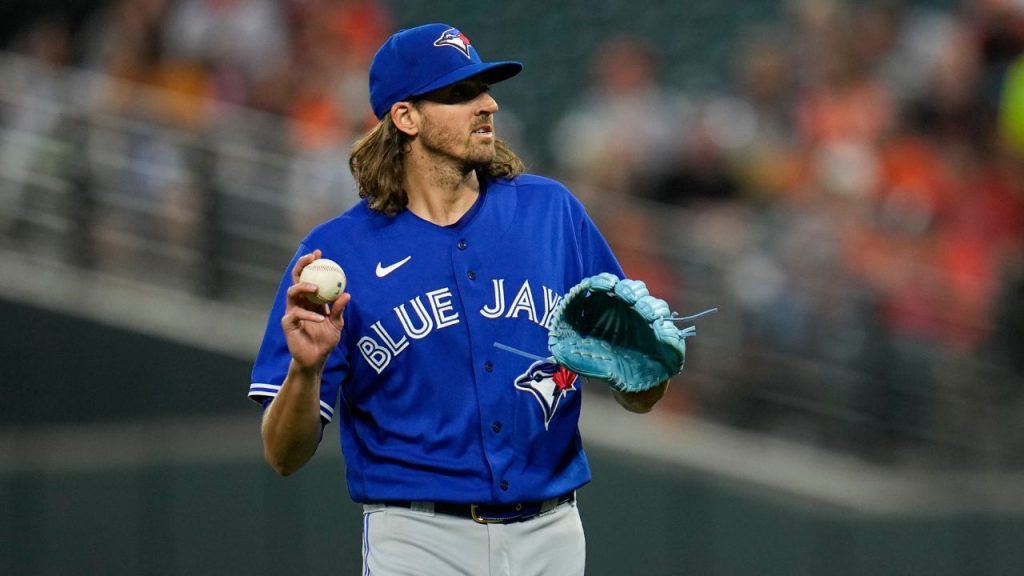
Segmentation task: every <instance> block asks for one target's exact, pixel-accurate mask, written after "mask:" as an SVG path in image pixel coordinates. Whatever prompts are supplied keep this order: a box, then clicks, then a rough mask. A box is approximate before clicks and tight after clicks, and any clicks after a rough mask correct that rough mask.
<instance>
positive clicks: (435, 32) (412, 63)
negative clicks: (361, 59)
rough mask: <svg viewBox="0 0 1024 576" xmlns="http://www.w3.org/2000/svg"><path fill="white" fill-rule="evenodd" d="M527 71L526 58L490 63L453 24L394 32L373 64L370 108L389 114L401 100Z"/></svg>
mask: <svg viewBox="0 0 1024 576" xmlns="http://www.w3.org/2000/svg"><path fill="white" fill-rule="evenodd" d="M522 69H523V65H522V63H520V62H513V61H502V62H484V61H482V60H481V59H480V55H479V54H477V52H476V48H473V45H472V44H471V43H470V42H469V38H467V37H466V35H465V34H463V33H462V32H459V30H458V29H456V28H455V27H453V26H449V25H447V24H424V25H423V26H417V27H415V28H407V29H405V30H399V31H398V32H396V33H394V34H393V35H392V36H391V37H390V38H388V40H387V42H385V43H384V45H383V46H381V47H380V49H379V50H377V54H376V55H374V57H373V62H371V63H370V106H371V107H373V113H374V114H375V115H376V116H377V118H383V117H384V116H385V115H386V114H387V113H388V111H390V110H391V106H392V105H393V104H394V103H395V102H401V101H403V100H408V99H410V98H413V97H415V96H422V95H423V94H426V93H427V92H432V91H434V90H437V89H438V88H444V87H445V86H449V85H451V84H455V83H456V82H461V81H462V80H465V79H466V78H470V77H472V76H477V75H483V77H484V80H485V81H487V82H488V83H490V84H494V83H496V82H501V81H502V80H507V79H509V78H511V77H513V76H515V75H516V74H519V72H520V71H521V70H522Z"/></svg>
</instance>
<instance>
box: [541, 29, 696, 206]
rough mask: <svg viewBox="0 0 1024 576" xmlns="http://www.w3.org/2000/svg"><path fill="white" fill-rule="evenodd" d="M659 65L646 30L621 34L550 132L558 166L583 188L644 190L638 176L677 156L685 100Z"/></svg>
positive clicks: (619, 192)
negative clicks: (670, 87) (643, 34)
mask: <svg viewBox="0 0 1024 576" xmlns="http://www.w3.org/2000/svg"><path fill="white" fill-rule="evenodd" d="M660 65H661V62H660V57H659V55H658V54H657V53H656V52H655V51H654V49H653V48H652V47H650V46H648V45H647V44H646V43H645V42H644V41H643V40H642V39H641V38H639V37H632V36H618V37H615V38H612V39H610V40H607V41H606V42H605V43H604V44H603V45H601V46H600V47H599V48H598V50H597V52H596V54H595V56H594V58H593V60H592V63H591V67H592V78H593V84H592V85H591V86H590V87H589V89H588V90H586V91H584V92H583V93H582V94H580V95H578V96H577V97H576V101H575V102H574V103H573V105H572V107H571V108H570V111H569V113H568V114H567V115H566V116H565V117H564V118H562V119H561V121H559V122H558V123H557V124H556V125H555V127H554V131H553V132H552V134H551V138H552V140H551V146H552V149H553V152H554V157H555V158H556V161H557V162H558V165H559V169H560V171H561V172H562V173H563V174H565V175H566V177H567V178H569V179H570V180H571V181H573V182H576V183H578V184H580V185H582V190H581V191H580V193H581V194H584V195H585V196H586V195H587V192H586V191H587V190H589V189H598V190H601V192H600V195H602V196H603V195H606V194H614V195H616V196H618V197H629V196H636V195H641V196H642V195H643V191H642V190H640V189H639V182H638V179H640V178H642V177H644V176H645V175H648V174H651V173H660V172H661V171H662V170H663V169H664V166H665V163H666V162H669V161H671V159H672V158H673V157H674V150H675V147H676V146H677V145H678V141H679V136H680V133H679V131H680V127H682V126H683V122H682V113H683V110H684V107H683V102H682V101H681V99H680V98H679V96H678V95H677V94H674V93H673V92H672V91H670V90H668V89H666V88H665V86H664V85H663V84H662V81H661V76H660V70H659V67H660ZM593 200H594V201H597V202H599V201H600V199H599V198H593Z"/></svg>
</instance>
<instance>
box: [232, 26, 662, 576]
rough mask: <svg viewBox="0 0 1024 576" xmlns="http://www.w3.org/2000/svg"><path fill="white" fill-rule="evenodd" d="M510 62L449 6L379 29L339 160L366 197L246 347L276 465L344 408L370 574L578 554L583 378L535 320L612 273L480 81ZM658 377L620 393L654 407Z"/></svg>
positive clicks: (310, 256)
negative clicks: (319, 277)
mask: <svg viewBox="0 0 1024 576" xmlns="http://www.w3.org/2000/svg"><path fill="white" fill-rule="evenodd" d="M521 69H522V64H520V63H518V62H512V61H502V62H483V61H481V59H480V56H479V55H478V54H477V51H476V49H475V48H474V47H473V45H472V43H471V42H470V40H469V38H467V37H466V35H465V34H463V33H462V32H460V31H459V30H457V29H455V28H453V27H451V26H448V25H445V24H428V25H424V26H419V27H416V28H411V29H407V30H402V31H400V32H398V33H396V34H394V35H393V36H391V37H390V38H389V39H388V40H387V42H385V44H384V45H383V46H382V47H381V48H380V49H379V51H378V52H377V54H376V56H375V57H374V60H373V62H372V64H371V66H370V74H369V76H370V103H371V105H372V107H373V111H374V113H375V114H376V116H377V117H378V118H379V119H380V122H379V124H378V125H377V126H376V127H375V128H374V129H373V130H371V131H370V132H369V133H368V134H367V135H365V136H364V137H363V138H362V139H361V140H360V141H359V142H357V143H356V144H355V146H354V147H353V152H352V156H351V158H350V162H349V164H350V167H351V169H352V172H353V174H354V176H355V178H356V181H357V183H358V185H359V191H360V196H361V197H362V200H361V201H360V202H359V203H358V204H357V205H356V206H355V207H353V208H352V209H350V210H348V211H347V212H345V213H344V214H342V215H340V216H338V217H336V218H334V219H332V220H330V221H327V222H325V223H323V224H321V225H319V226H318V227H316V228H314V229H313V230H312V231H311V232H310V233H309V235H308V236H306V238H305V239H304V240H303V242H302V244H301V245H300V246H299V248H298V251H297V252H296V254H295V256H294V258H293V259H292V262H291V263H290V264H289V266H288V272H287V273H286V274H285V277H284V279H283V281H282V283H281V287H280V289H279V291H278V293H277V296H276V298H275V300H274V304H273V308H272V310H271V313H270V318H269V320H268V324H267V328H266V334H265V336H264V339H263V343H262V346H261V348H260V351H259V354H258V357H257V359H256V361H255V365H254V368H253V374H252V384H251V386H250V388H249V396H250V397H251V398H252V399H254V400H256V401H258V402H261V403H262V404H263V406H264V408H265V409H264V416H263V425H262V435H263V442H264V453H265V457H266V459H267V461H268V462H269V463H270V465H271V466H272V467H273V468H274V469H275V470H276V471H277V472H278V473H280V474H282V475H288V474H291V473H292V472H295V471H296V470H298V469H299V468H300V467H302V466H303V465H304V464H305V463H306V462H307V461H308V460H309V459H310V457H312V455H313V453H314V452H315V451H316V449H317V446H318V444H319V441H320V438H321V435H322V430H323V427H324V426H325V425H326V424H327V423H329V422H331V421H332V420H338V421H339V428H340V434H341V445H342V453H343V456H344V458H345V462H346V468H347V483H348V491H349V495H350V496H351V498H352V499H353V500H354V501H355V502H359V503H362V504H364V519H363V523H364V524H363V530H364V541H363V542H364V550H363V570H364V573H365V574H374V575H413V574H415V575H435V576H438V575H448V574H464V575H467V576H481V575H501V574H505V575H542V574H544V575H550V574H558V575H560V576H564V575H574V574H583V571H584V563H585V545H584V534H583V529H582V526H581V523H580V517H579V514H578V512H577V508H576V490H577V489H578V488H579V487H581V486H583V485H584V484H586V483H587V482H588V481H589V480H590V470H589V467H588V464H587V458H586V456H585V454H584V452H583V447H582V443H581V440H580V434H579V430H578V427H577V423H578V419H579V415H580V401H581V394H582V392H583V388H584V387H585V384H584V382H583V381H582V379H581V378H579V377H578V376H577V375H576V374H574V373H572V372H570V371H568V370H566V369H565V368H564V367H560V366H558V365H557V364H555V363H553V362H551V361H547V360H542V359H543V358H547V357H548V351H547V341H548V330H547V325H546V324H547V322H548V320H549V317H550V314H551V312H552V310H553V309H554V307H555V305H556V304H557V303H558V301H559V299H560V298H561V295H563V294H564V293H565V292H566V291H567V290H568V289H569V288H570V287H572V286H573V285H574V284H576V283H577V282H579V281H580V280H581V279H582V278H584V277H587V276H591V275H594V274H598V273H601V272H611V273H613V274H616V275H618V276H622V275H623V274H622V270H621V268H620V267H619V264H618V262H617V261H616V259H615V257H614V255H613V254H612V252H611V251H610V250H609V248H608V245H607V243H606V242H605V240H604V239H603V238H602V236H601V233H600V232H599V231H598V230H597V228H596V227H595V225H594V223H593V222H592V221H591V219H590V218H589V217H588V216H587V214H586V213H585V211H584V209H583V207H582V206H581V204H580V203H579V202H578V201H577V200H576V199H575V198H574V197H573V196H572V195H571V194H570V192H569V191H568V190H567V189H566V188H565V187H564V186H562V185H561V184H559V183H558V182H555V181H553V180H550V179H546V178H542V177H540V176H535V175H530V174H525V173H523V165H522V162H521V161H520V160H519V159H518V158H517V157H516V155H515V154H514V153H513V152H512V151H511V150H509V149H508V147H507V146H505V145H504V144H503V143H502V142H501V141H500V140H498V139H497V137H496V135H495V131H494V115H495V114H496V113H497V112H498V104H497V102H496V101H495V99H494V98H493V97H492V95H491V93H490V91H489V89H490V86H491V85H492V84H494V83H496V82H500V81H503V80H506V79H508V78H510V77H512V76H515V75H516V74H518V73H519V72H520V70H521ZM320 257H325V258H330V259H332V260H335V261H337V262H338V263H339V264H341V266H342V268H343V269H344V270H345V272H346V274H347V276H348V280H349V283H348V292H347V293H345V294H343V295H342V296H341V297H340V298H339V299H338V300H337V301H335V302H334V303H333V304H331V305H325V306H319V307H318V306H316V305H313V304H310V303H309V302H308V301H307V300H306V299H305V298H304V295H305V294H307V293H311V292H315V291H316V286H315V285H312V284H308V283H301V282H300V281H299V275H300V273H301V271H302V269H303V268H304V267H305V266H306V265H308V264H309V263H310V262H312V261H313V260H314V259H316V258H320ZM496 343H497V344H500V346H496ZM666 386H667V382H665V383H662V384H661V385H659V386H657V387H655V388H653V389H651V390H649V391H646V392H643V393H633V394H630V393H621V392H616V398H617V399H618V400H619V402H620V403H621V404H622V405H623V406H625V407H626V408H627V409H629V410H632V411H636V412H645V411H647V410H650V408H651V407H652V406H653V405H654V403H655V402H657V401H658V400H659V399H660V398H661V396H662V394H663V393H664V391H665V388H666Z"/></svg>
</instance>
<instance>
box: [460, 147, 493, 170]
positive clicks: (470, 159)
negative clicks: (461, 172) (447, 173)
mask: <svg viewBox="0 0 1024 576" xmlns="http://www.w3.org/2000/svg"><path fill="white" fill-rule="evenodd" d="M494 156H495V152H494V145H493V144H492V145H491V146H490V147H484V148H481V147H479V146H476V147H471V148H470V149H469V150H468V151H467V153H466V155H465V157H464V164H465V165H466V166H467V167H468V168H471V169H473V170H477V169H480V168H486V167H487V166H490V164H491V163H492V162H494Z"/></svg>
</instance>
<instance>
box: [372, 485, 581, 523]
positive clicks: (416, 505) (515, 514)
mask: <svg viewBox="0 0 1024 576" xmlns="http://www.w3.org/2000/svg"><path fill="white" fill-rule="evenodd" d="M575 501H576V492H570V493H568V494H563V495H562V496H559V497H557V498H552V499H550V500H543V501H540V502H519V503H516V504H451V503H449V502H433V503H428V502H403V501H398V502H385V503H384V505H385V506H394V507H398V508H411V509H429V508H431V507H432V508H433V510H434V513H435V514H444V515H446V516H457V517H459V518H469V519H470V520H473V521H474V522H477V523H479V524H513V523H515V522H525V521H527V520H530V519H533V518H536V517H537V516H539V515H540V514H542V513H544V512H548V511H550V510H554V509H555V508H557V507H558V506H561V505H562V504H566V503H569V502H575Z"/></svg>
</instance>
